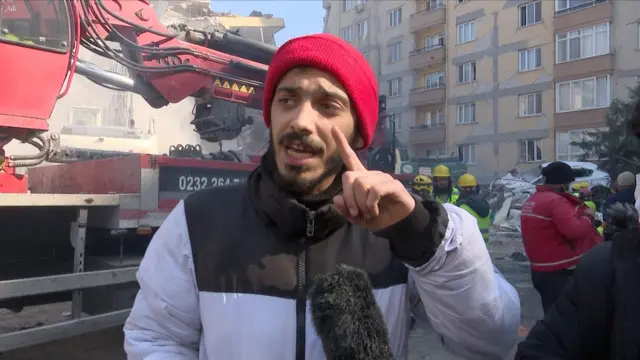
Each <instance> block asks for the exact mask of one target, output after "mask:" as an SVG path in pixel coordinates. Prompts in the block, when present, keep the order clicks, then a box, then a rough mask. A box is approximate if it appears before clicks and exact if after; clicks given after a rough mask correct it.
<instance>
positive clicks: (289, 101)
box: [278, 98, 293, 105]
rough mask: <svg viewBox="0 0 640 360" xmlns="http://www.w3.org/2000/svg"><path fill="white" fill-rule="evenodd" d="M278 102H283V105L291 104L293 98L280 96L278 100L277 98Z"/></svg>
mask: <svg viewBox="0 0 640 360" xmlns="http://www.w3.org/2000/svg"><path fill="white" fill-rule="evenodd" d="M278 102H279V103H281V104H284V105H291V104H293V99H291V98H280V100H278Z"/></svg>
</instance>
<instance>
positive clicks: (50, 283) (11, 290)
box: [0, 194, 137, 353]
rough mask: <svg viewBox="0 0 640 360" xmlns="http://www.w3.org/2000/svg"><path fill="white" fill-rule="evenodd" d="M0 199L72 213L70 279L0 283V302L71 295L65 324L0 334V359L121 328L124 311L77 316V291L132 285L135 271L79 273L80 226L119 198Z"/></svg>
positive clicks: (57, 277) (82, 243)
mask: <svg viewBox="0 0 640 360" xmlns="http://www.w3.org/2000/svg"><path fill="white" fill-rule="evenodd" d="M0 199H1V200H2V201H0V202H1V205H2V206H5V207H8V206H18V207H25V206H29V207H38V206H40V207H42V206H56V207H67V208H76V209H77V217H76V218H75V221H74V222H72V223H71V238H70V240H71V244H72V245H73V247H74V266H73V273H67V274H62V275H53V276H43V277H35V278H24V279H16V280H6V281H0V300H6V299H12V298H19V297H25V296H34V295H43V294H49V293H56V292H65V291H72V301H71V319H70V320H68V321H63V322H59V323H55V324H50V325H43V326H39V327H34V328H30V329H26V330H20V331H15V332H10V333H5V334H1V335H0V353H1V352H5V351H9V350H14V349H18V348H23V347H28V346H32V345H37V344H41V343H46V342H49V341H53V340H59V339H63V338H67V337H71V336H76V335H80V334H82V333H86V332H90V331H97V330H103V329H107V328H110V327H113V326H118V325H122V324H124V322H125V321H126V319H127V317H128V316H129V312H130V309H126V310H118V311H113V312H109V313H106V314H100V315H94V316H83V314H82V301H83V298H82V295H83V294H82V290H83V289H87V288H93V287H98V286H106V285H115V284H124V283H131V282H134V281H136V271H137V267H127V268H122V269H113V270H100V271H91V272H84V263H85V261H84V260H85V259H84V254H85V247H86V246H85V245H86V226H87V218H88V213H89V209H90V208H96V207H103V208H104V207H114V206H115V207H117V206H119V202H120V199H119V196H117V195H66V194H58V195H54V194H10V195H7V194H3V195H0Z"/></svg>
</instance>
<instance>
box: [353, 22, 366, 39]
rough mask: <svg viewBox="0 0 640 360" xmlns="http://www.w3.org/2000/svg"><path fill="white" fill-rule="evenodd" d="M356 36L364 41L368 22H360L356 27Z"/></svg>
mask: <svg viewBox="0 0 640 360" xmlns="http://www.w3.org/2000/svg"><path fill="white" fill-rule="evenodd" d="M355 26H356V34H357V35H358V39H365V38H366V37H367V31H368V28H369V21H368V20H365V21H361V22H359V23H357V24H356V25H355Z"/></svg>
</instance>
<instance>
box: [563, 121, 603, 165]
mask: <svg viewBox="0 0 640 360" xmlns="http://www.w3.org/2000/svg"><path fill="white" fill-rule="evenodd" d="M596 130H597V129H582V130H570V131H558V132H556V160H561V161H581V160H582V159H583V157H584V150H582V149H581V148H580V147H579V146H575V145H571V143H572V142H577V143H579V142H582V141H584V140H590V136H589V133H590V132H594V131H596ZM600 130H605V131H606V129H600ZM596 158H597V156H596V155H595V154H589V155H587V160H596Z"/></svg>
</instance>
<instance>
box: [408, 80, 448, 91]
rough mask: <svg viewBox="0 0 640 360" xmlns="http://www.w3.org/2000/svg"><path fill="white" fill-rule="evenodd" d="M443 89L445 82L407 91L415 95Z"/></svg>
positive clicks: (445, 85)
mask: <svg viewBox="0 0 640 360" xmlns="http://www.w3.org/2000/svg"><path fill="white" fill-rule="evenodd" d="M445 87H447V83H446V82H445V81H442V82H437V83H432V84H428V85H427V86H423V87H419V88H413V89H411V90H409V92H411V93H417V92H422V91H427V90H434V89H444V88H445Z"/></svg>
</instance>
